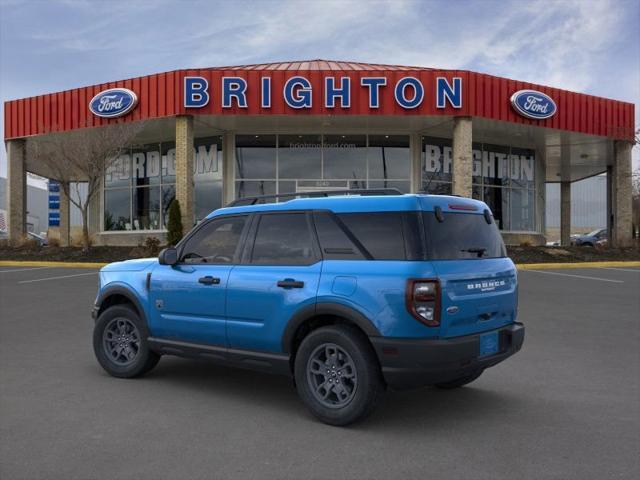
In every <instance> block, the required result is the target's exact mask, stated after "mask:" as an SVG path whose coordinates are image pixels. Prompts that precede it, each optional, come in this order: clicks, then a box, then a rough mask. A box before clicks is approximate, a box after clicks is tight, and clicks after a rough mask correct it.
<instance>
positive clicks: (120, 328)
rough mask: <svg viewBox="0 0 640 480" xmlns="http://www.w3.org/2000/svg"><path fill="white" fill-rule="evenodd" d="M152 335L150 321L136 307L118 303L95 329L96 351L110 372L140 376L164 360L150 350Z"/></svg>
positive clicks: (102, 314)
mask: <svg viewBox="0 0 640 480" xmlns="http://www.w3.org/2000/svg"><path fill="white" fill-rule="evenodd" d="M148 337H149V332H148V329H147V326H146V324H145V323H144V321H143V320H142V319H141V318H140V316H139V315H138V313H137V312H136V311H135V310H134V309H133V308H131V307H129V306H127V305H114V306H112V307H109V308H107V309H106V310H105V311H104V312H102V313H101V314H100V316H99V317H98V321H97V322H96V325H95V327H94V329H93V350H94V353H95V355H96V358H97V359H98V362H99V363H100V365H101V366H102V368H104V369H105V370H106V371H107V373H109V374H110V375H113V376H114V377H119V378H133V377H138V376H140V375H144V374H145V373H147V372H148V371H150V370H151V369H152V368H153V367H155V366H156V364H157V363H158V361H159V360H160V355H158V354H157V353H154V352H152V351H151V350H150V349H149V344H148V343H147V338H148Z"/></svg>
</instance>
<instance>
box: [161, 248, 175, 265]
mask: <svg viewBox="0 0 640 480" xmlns="http://www.w3.org/2000/svg"><path fill="white" fill-rule="evenodd" d="M158 261H159V262H160V265H171V266H173V265H175V264H176V263H178V250H176V249H175V248H174V247H167V248H165V249H164V250H162V251H161V252H160V255H158Z"/></svg>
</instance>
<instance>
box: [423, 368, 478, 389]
mask: <svg viewBox="0 0 640 480" xmlns="http://www.w3.org/2000/svg"><path fill="white" fill-rule="evenodd" d="M483 371H484V370H480V371H479V372H476V373H473V374H471V375H465V376H464V377H460V378H456V379H455V380H452V381H450V382H446V383H436V385H435V386H436V387H437V388H441V389H443V390H452V389H454V388H460V387H463V386H465V385H467V384H469V383H471V382H473V381H474V380H477V379H478V377H479V376H480V375H482V372H483Z"/></svg>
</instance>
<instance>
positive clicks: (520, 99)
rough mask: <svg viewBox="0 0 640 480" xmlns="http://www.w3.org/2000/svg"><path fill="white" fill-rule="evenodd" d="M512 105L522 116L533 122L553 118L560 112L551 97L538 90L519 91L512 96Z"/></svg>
mask: <svg viewBox="0 0 640 480" xmlns="http://www.w3.org/2000/svg"><path fill="white" fill-rule="evenodd" d="M511 105H512V106H513V108H514V110H515V111H516V112H518V113H519V114H520V115H522V116H523V117H526V118H531V119H533V120H545V119H547V118H551V117H553V116H554V115H555V114H556V111H557V110H558V108H557V107H556V102H554V101H553V99H552V98H551V97H550V96H549V95H546V94H544V93H542V92H538V91H536V90H518V91H517V92H516V93H514V94H513V95H511Z"/></svg>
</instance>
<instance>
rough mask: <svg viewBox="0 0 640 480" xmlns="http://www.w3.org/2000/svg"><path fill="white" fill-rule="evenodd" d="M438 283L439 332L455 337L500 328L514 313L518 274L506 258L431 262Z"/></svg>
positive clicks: (443, 335) (512, 317) (511, 320)
mask: <svg viewBox="0 0 640 480" xmlns="http://www.w3.org/2000/svg"><path fill="white" fill-rule="evenodd" d="M432 264H433V266H434V268H435V270H436V272H437V273H438V277H439V278H440V282H441V292H442V299H441V300H442V310H441V324H440V335H441V336H442V337H457V336H461V335H470V334H474V333H478V332H483V331H487V330H493V329H496V328H500V327H502V326H504V325H507V324H509V323H512V322H514V321H515V319H516V315H517V303H518V292H517V288H518V287H517V285H518V284H517V274H516V269H515V267H514V265H513V263H512V262H511V260H510V259H508V258H488V259H477V260H476V259H467V260H439V261H433V262H432Z"/></svg>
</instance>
